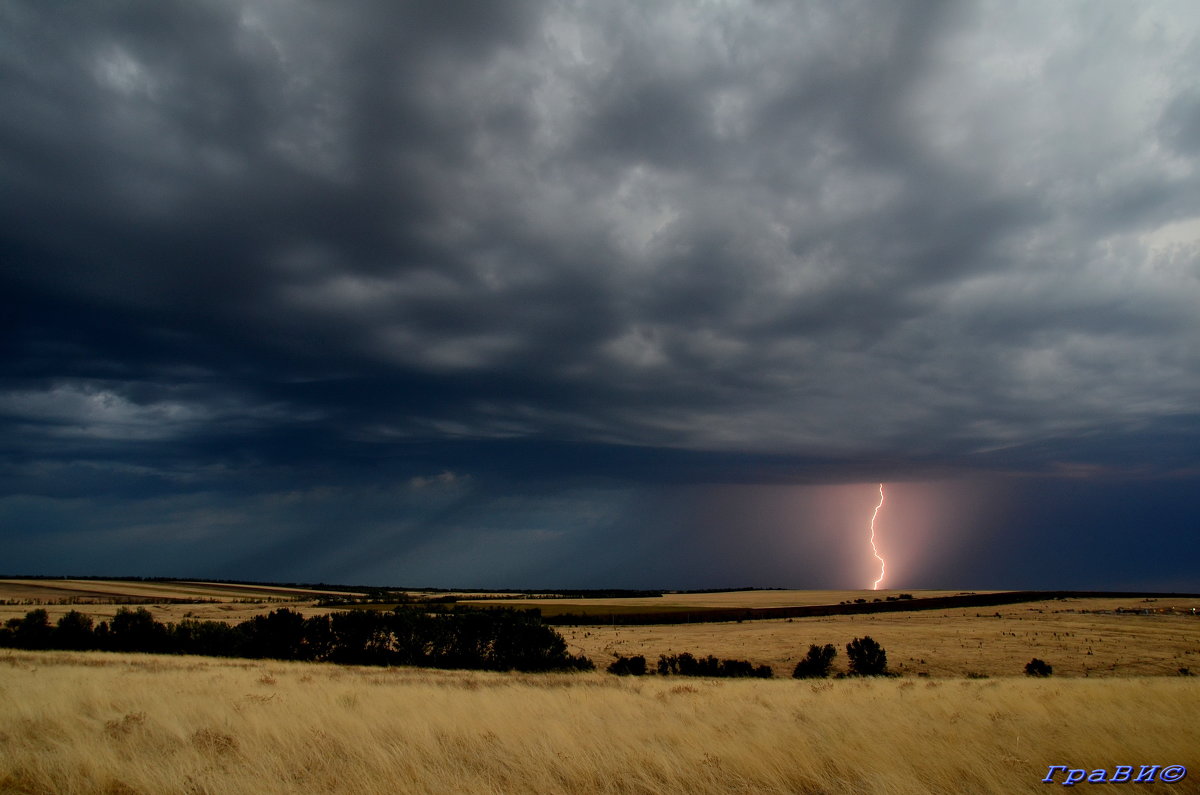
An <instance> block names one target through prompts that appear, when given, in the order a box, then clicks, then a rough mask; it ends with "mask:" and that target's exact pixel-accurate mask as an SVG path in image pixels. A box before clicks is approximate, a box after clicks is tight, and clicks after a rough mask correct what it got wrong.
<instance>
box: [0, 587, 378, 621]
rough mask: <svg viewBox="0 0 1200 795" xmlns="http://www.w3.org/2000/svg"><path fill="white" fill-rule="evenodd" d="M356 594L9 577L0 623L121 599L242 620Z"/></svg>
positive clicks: (1, 590) (164, 615) (97, 612)
mask: <svg viewBox="0 0 1200 795" xmlns="http://www.w3.org/2000/svg"><path fill="white" fill-rule="evenodd" d="M357 595H359V594H354V593H352V592H349V591H336V590H330V591H321V590H313V589H306V588H288V587H284V586H273V585H270V586H268V585H243V584H233V583H210V582H184V581H176V582H141V581H136V580H69V579H53V580H26V579H9V580H0V622H2V621H5V620H7V619H9V618H20V617H22V616H24V615H25V614H26V613H27V612H29V610H31V609H32V608H34V607H44V608H45V610H46V612H47V613H48V614H49V615H50V620H51V621H56V620H57V619H58V618H59V617H60V616H61V615H63V614H64V613H67V612H69V611H71V610H79V611H80V612H84V613H87V614H88V615H91V616H92V617H93V618H95V619H97V620H103V619H108V618H111V617H112V616H113V614H114V613H116V612H117V610H119V609H121V607H122V605H127V604H137V605H140V606H144V607H146V608H147V609H148V610H150V611H151V612H153V613H154V614H155V618H156V619H158V620H159V621H180V620H182V619H183V618H199V619H203V620H223V621H245V620H246V619H248V618H252V617H254V616H256V615H259V614H261V613H264V612H267V611H269V610H273V609H275V608H276V607H280V606H284V605H286V606H288V607H294V608H299V609H311V608H313V607H314V606H315V604H316V601H317V598H318V597H329V596H357ZM154 600H162V601H161V602H155V601H154ZM174 600H191V601H192V603H191V604H187V603H183V604H181V603H179V602H177V601H174ZM5 603H7V604H5Z"/></svg>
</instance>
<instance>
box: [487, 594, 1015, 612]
mask: <svg viewBox="0 0 1200 795" xmlns="http://www.w3.org/2000/svg"><path fill="white" fill-rule="evenodd" d="M902 593H904V594H911V595H912V596H913V597H914V598H924V597H931V596H954V595H956V594H960V593H997V591H969V592H965V591H936V590H929V591H921V590H890V591H889V590H881V591H724V592H720V593H665V594H663V595H662V596H648V597H634V598H628V599H495V600H482V601H481V602H477V604H495V605H503V606H506V607H536V608H539V609H540V610H541V611H542V614H543V615H558V614H562V613H585V614H594V613H605V612H612V613H620V612H625V613H635V612H636V613H651V612H657V611H663V612H687V611H688V610H701V609H708V608H739V607H745V608H762V607H794V606H802V605H835V604H838V603H839V602H843V601H853V600H855V599H867V600H868V601H870V600H872V599H880V600H886V599H887V597H889V596H892V597H895V596H899V595H900V594H902Z"/></svg>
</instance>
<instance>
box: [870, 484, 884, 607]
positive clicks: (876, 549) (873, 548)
mask: <svg viewBox="0 0 1200 795" xmlns="http://www.w3.org/2000/svg"><path fill="white" fill-rule="evenodd" d="M882 507H883V484H882V483H880V484H879V504H878V505H876V506H875V513H873V514H871V551H872V552H873V553H874V554H875V559H876V560H878V561H879V579H878V580H876V581H875V584H874V585H873V586H872V587H871V589H872V590H874V591H878V590H879V583H881V582H883V571H884V562H883V558H881V557H880V556H879V547H877V546H875V517H876V516H878V515H879V509H880V508H882Z"/></svg>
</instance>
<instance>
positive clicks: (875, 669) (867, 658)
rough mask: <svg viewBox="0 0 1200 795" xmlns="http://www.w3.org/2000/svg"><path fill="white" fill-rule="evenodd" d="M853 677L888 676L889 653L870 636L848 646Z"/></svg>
mask: <svg viewBox="0 0 1200 795" xmlns="http://www.w3.org/2000/svg"><path fill="white" fill-rule="evenodd" d="M846 656H847V657H848V658H849V659H850V674H851V676H887V672H888V670H887V652H885V651H884V650H883V647H882V646H880V645H879V644H878V643H876V642H875V641H874V640H872V639H871V636H870V635H865V636H863V637H861V638H855V639H854V640H852V641H850V642H849V643H847V644H846Z"/></svg>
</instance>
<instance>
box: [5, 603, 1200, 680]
mask: <svg viewBox="0 0 1200 795" xmlns="http://www.w3.org/2000/svg"><path fill="white" fill-rule="evenodd" d="M31 582H32V583H36V584H37V586H39V587H40V590H36V591H34V590H24V591H22V590H20V589H22V588H29V587H30V586H29V585H28V583H31ZM88 586H91V589H92V591H93V592H102V593H105V594H108V595H112V594H117V595H121V594H124V595H126V596H136V597H138V598H143V599H144V598H146V597H147V595H148V594H155V593H157V594H161V595H165V596H167V597H168V598H185V595H190V596H192V597H195V596H196V595H198V594H202V595H204V596H205V598H213V599H222V600H224V601H219V602H213V603H200V604H180V603H167V602H162V603H152V604H147V605H145V606H146V607H147V608H148V609H149V610H150V611H151V613H153V615H154V617H155V618H156V619H157V620H158V621H162V622H168V621H180V620H182V619H183V618H198V619H206V620H222V621H229V622H238V621H245V620H247V619H249V618H252V617H253V616H255V615H259V614H262V613H265V612H268V611H270V610H273V609H276V608H278V607H281V606H286V607H288V608H289V609H292V610H297V611H299V612H302V613H304V614H306V615H314V614H318V613H328V612H330V611H331V608H328V607H319V606H317V604H316V601H315V600H314V599H312V598H302V597H305V596H312V595H314V594H316V593H321V594H326V593H334V594H341V595H349V592H344V591H343V592H306V591H296V590H293V589H280V588H273V587H263V588H258V587H255V586H240V585H239V586H230V585H224V584H219V583H140V582H133V583H125V582H120V581H92V580H80V581H62V580H59V581H49V580H35V581H29V580H24V581H11V580H10V581H0V599H5V598H10V599H11V598H15V597H14V596H13V594H16V593H26V594H34V593H40V594H41V595H42V596H43V597H44V598H46V599H50V600H52V601H61V594H62V593H80V592H84V591H86V590H87V587H88ZM898 593H901V592H899V591H880V592H875V591H735V592H727V593H710V594H667V595H665V596H663V597H661V598H636V599H599V600H581V599H544V600H537V599H495V600H488V601H485V602H474V601H473V602H471V604H477V605H478V604H489V603H490V604H493V605H495V606H503V607H527V606H537V607H539V608H540V609H542V610H543V611H544V614H546V615H553V614H554V611H556V610H558V611H567V612H579V611H580V610H581V609H582V610H596V611H609V612H615V611H621V610H625V611H638V612H641V611H646V610H647V609H649V608H650V607H652V606H653V607H657V608H658V609H660V610H664V611H679V610H681V611H684V613H686V612H687V611H689V610H692V609H696V610H704V609H712V608H728V607H750V608H761V607H775V606H786V605H804V604H809V605H812V604H830V603H832V604H836V603H837V602H840V601H853V600H855V599H859V598H868V599H874V598H877V595H878V598H884V599H885V598H886V597H887V596H889V595H896V594H898ZM903 593H912V595H913V596H914V597H917V598H924V597H929V596H953V595H956V594H958V593H961V592H960V591H903ZM977 593H988V592H983V591H980V592H977ZM297 597H300V601H294V599H296V598H297ZM21 598H29V597H28V596H26V597H21ZM269 599H274V600H277V601H268V600H269ZM245 600H250V601H245ZM278 600H283V601H278ZM121 607H122V606H121V605H120V604H112V603H105V604H50V605H48V606H46V608H45V609H46V610H47V612H48V613H49V614H50V617H51V620H52V621H57V619H58V617H59V616H61V615H63V614H64V613H66V612H67V611H69V610H81V611H83V612H86V613H88V614H90V615H92V616H93V617H94V618H96V619H97V620H103V619H108V618H111V617H112V615H113V614H114V613H116V611H117V610H119V609H121ZM30 609H32V606H31V605H24V604H20V605H0V621H2V620H5V619H7V618H12V617H20V616H24V615H25V613H26V612H28V611H29V610H30ZM385 609H387V608H385ZM1193 610H1197V611H1200V599H1186V598H1173V599H1166V598H1164V599H1158V600H1157V601H1149V600H1145V599H1138V598H1133V597H1126V598H1112V599H1073V600H1066V601H1062V600H1051V601H1044V602H1031V603H1021V604H1012V605H998V606H994V607H986V608H966V609H948V610H929V611H920V612H901V613H885V614H873V615H853V616H851V615H848V616H822V617H805V618H795V619H792V620H780V619H773V620H764V621H746V622H735V621H727V622H721V623H697V624H666V625H659V626H621V625H616V626H606V625H594V626H580V627H571V626H560V627H558V628H557V629H558V631H559V632H560V634H562V636H563V637H564V638H565V639H566V640H567V642H568V644H569V646H570V650H571V653H573V654H585V655H587V656H588V657H590V658H591V659H592V660H593V661H594V662H595V663H596V664H597V665H598V666H600V667H601V668H603V667H604V666H606V665H607V664H608V663H609V662H610V661H611V660H612V659H613V655H614V654H624V655H626V656H632V655H636V654H641V655H643V656H645V657H646V658H647V659H648V660H649V662H650V664H651V665H652V666H653V664H654V662H655V661H656V660H657V659H658V656H659V655H660V654H678V653H680V652H685V651H686V652H691V653H693V654H702V655H703V654H713V655H716V656H718V657H722V658H736V659H747V660H750V661H751V662H753V663H754V664H755V665H761V664H767V665H770V666H772V667H773V668H774V670H775V673H776V675H777V676H788V675H790V673H791V670H792V668H793V667H794V666H795V664H796V662H797V660H798V659H799V658H800V657H801V656H803V654H804V653H805V652H806V651H807V649H808V646H809V644H812V643H816V644H821V645H824V644H826V643H832V644H834V646H836V647H837V648H838V650H839V656H838V657H837V658H836V660H835V662H834V667H835V670H844V668H845V662H846V661H845V645H846V643H848V642H849V641H850V640H852V639H853V638H855V637H862V636H863V635H870V636H872V637H873V638H875V639H876V640H877V641H879V642H880V643H881V644H883V646H884V648H885V649H886V650H887V653H888V660H889V662H890V664H891V667H892V668H893V669H894V670H895V671H897V672H900V673H902V674H905V675H908V676H914V677H915V676H916V675H917V674H918V673H925V674H928V675H930V676H933V677H961V676H964V675H966V674H967V673H972V674H981V675H986V676H993V677H998V676H1006V677H1011V676H1021V673H1022V671H1023V668H1024V665H1025V663H1027V662H1029V660H1030V659H1032V658H1033V657H1038V658H1040V659H1043V660H1045V661H1047V662H1049V663H1050V664H1051V665H1053V666H1054V670H1055V675H1056V676H1072V677H1076V676H1077V677H1084V676H1086V677H1114V676H1177V675H1178V672H1179V669H1181V668H1186V669H1189V670H1190V671H1191V672H1193V673H1197V674H1200V615H1195V614H1193V613H1192V611H1193ZM997 615H998V616H999V617H997Z"/></svg>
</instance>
